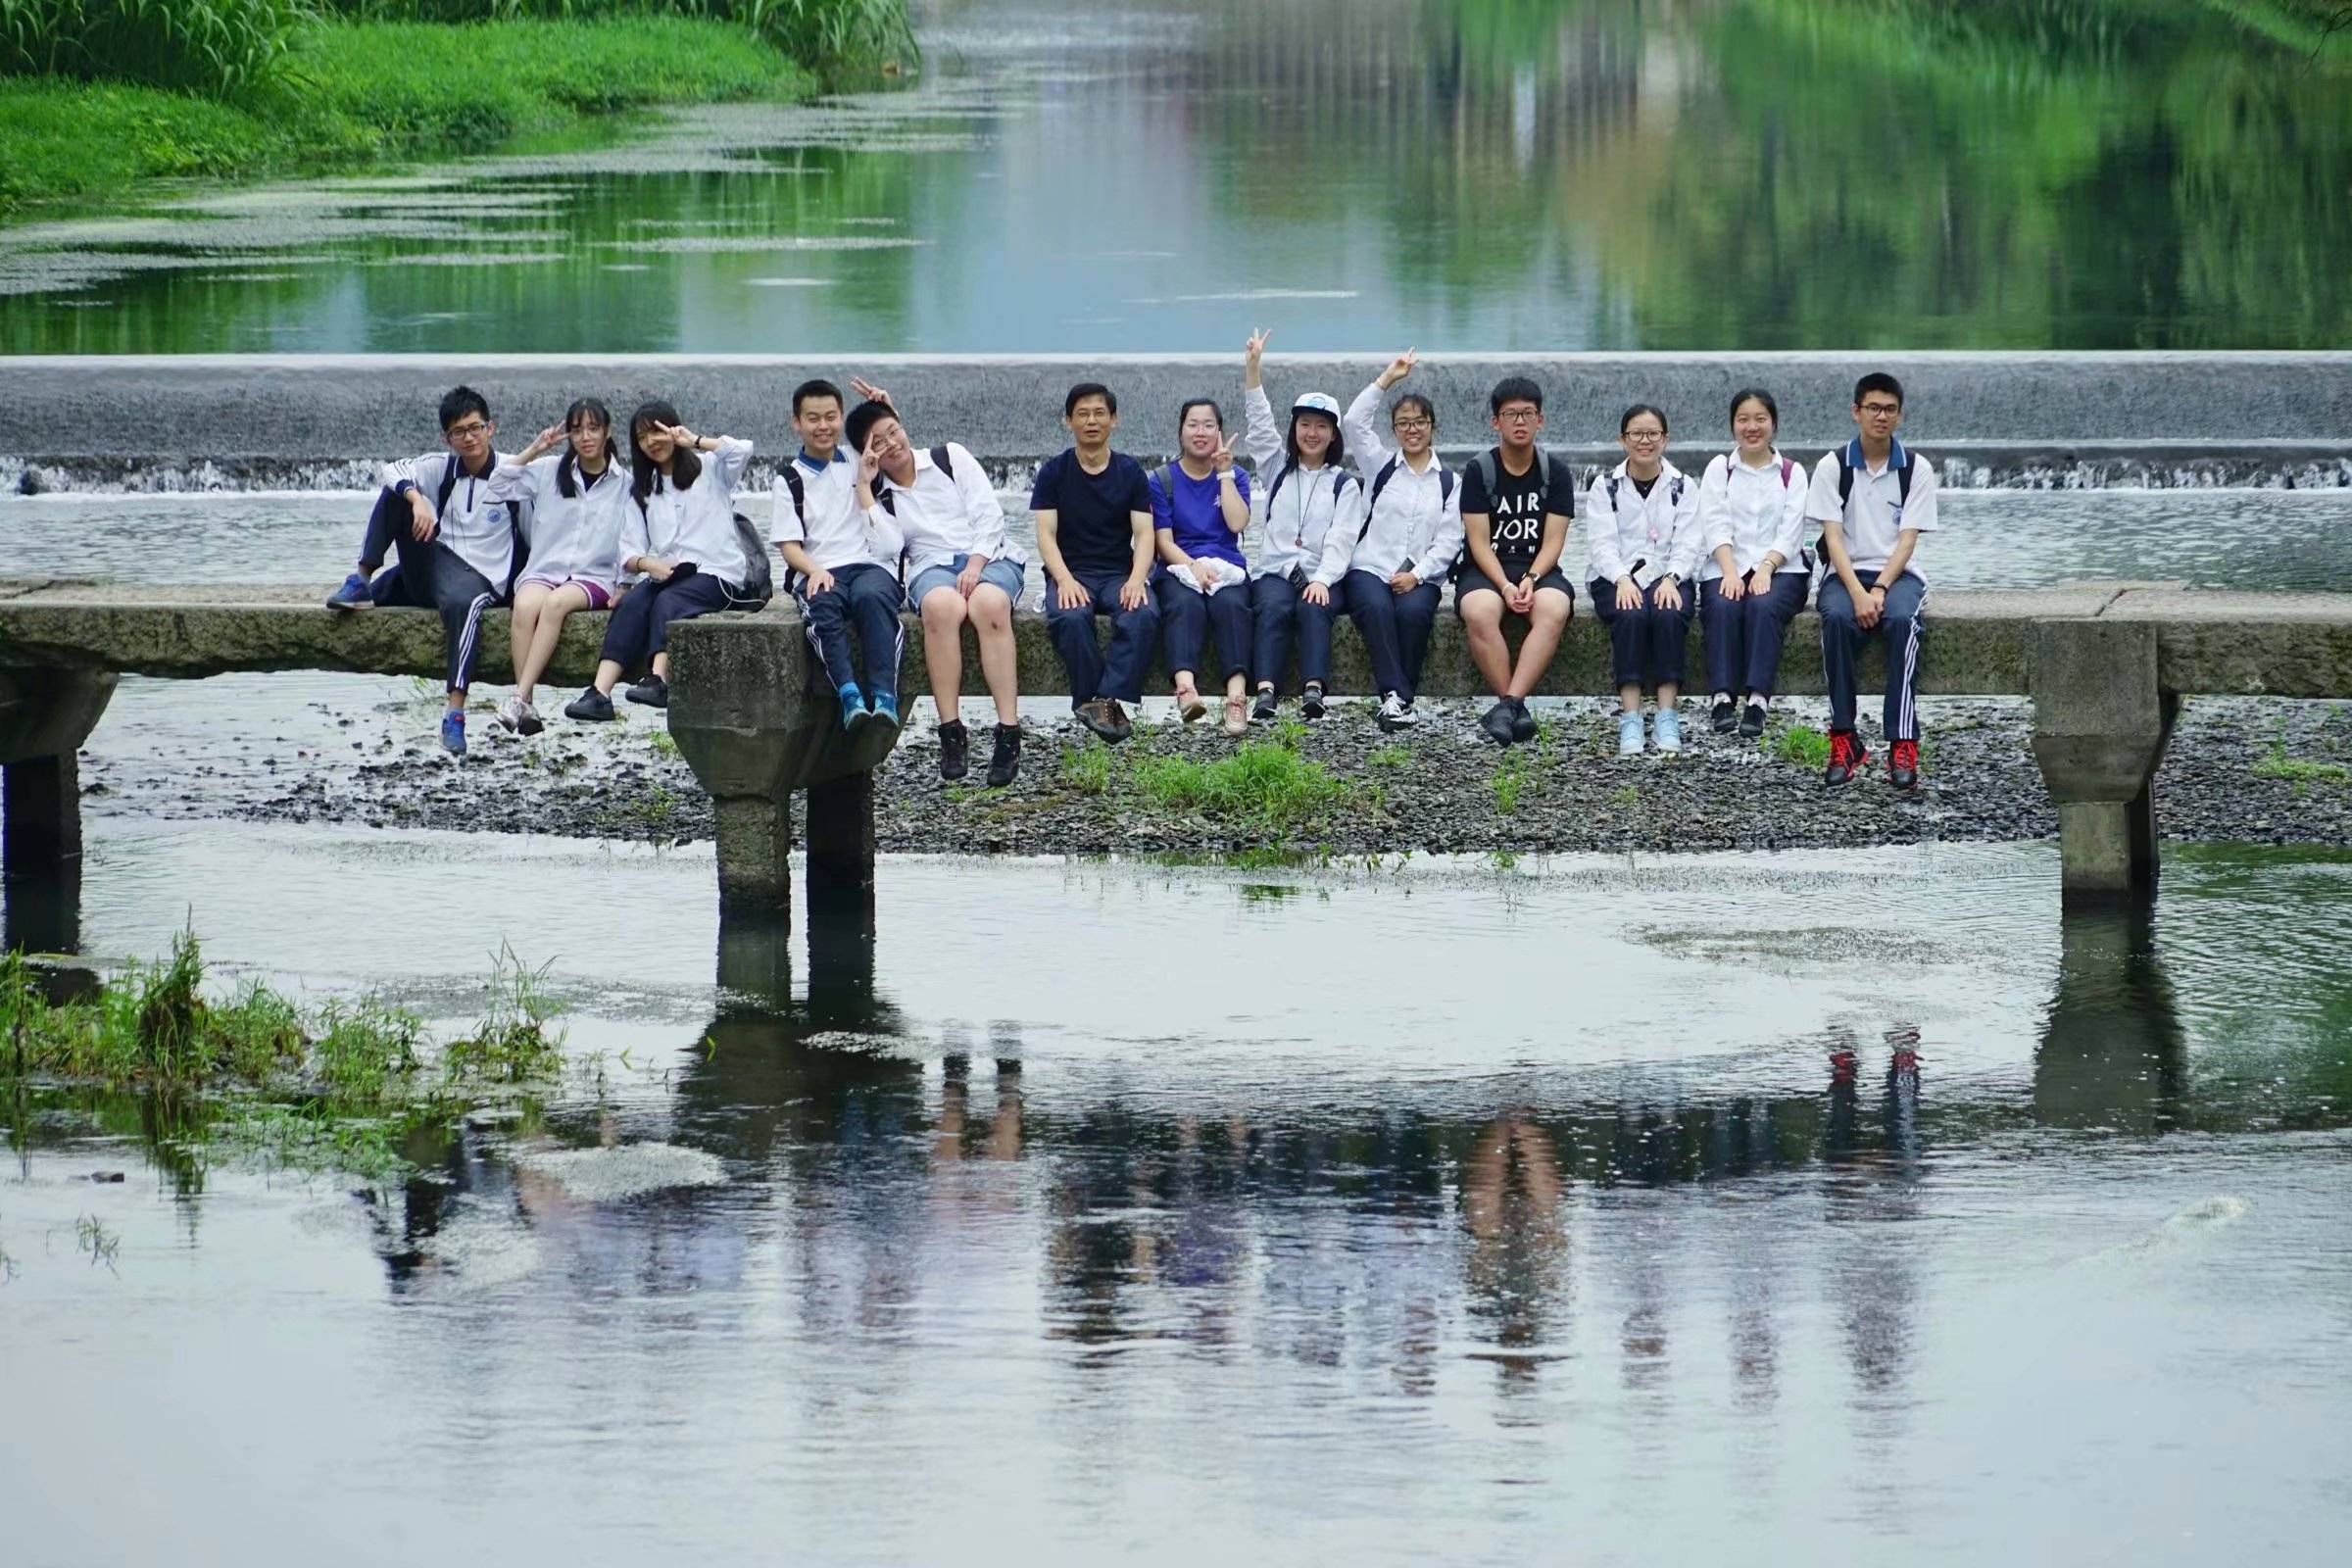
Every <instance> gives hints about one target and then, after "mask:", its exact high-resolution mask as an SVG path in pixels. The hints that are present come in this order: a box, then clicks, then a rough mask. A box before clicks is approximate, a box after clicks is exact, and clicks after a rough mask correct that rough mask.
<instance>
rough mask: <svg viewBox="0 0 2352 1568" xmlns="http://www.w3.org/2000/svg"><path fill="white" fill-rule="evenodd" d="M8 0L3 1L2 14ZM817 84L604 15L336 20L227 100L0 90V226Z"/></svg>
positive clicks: (760, 49)
mask: <svg viewBox="0 0 2352 1568" xmlns="http://www.w3.org/2000/svg"><path fill="white" fill-rule="evenodd" d="M6 3H7V0H0V5H5V4H6ZM815 86H816V78H815V77H814V75H812V74H811V73H809V71H808V70H807V69H806V68H805V67H802V66H800V65H797V64H795V63H794V62H793V61H791V60H789V59H787V58H786V57H785V56H784V55H783V54H782V53H781V52H780V51H779V50H777V49H776V48H775V47H774V46H773V45H771V44H768V43H765V42H762V41H761V40H760V38H758V37H756V36H754V35H753V34H752V33H751V32H749V31H747V30H746V29H744V28H742V27H739V26H733V25H726V24H722V23H716V22H693V21H667V20H663V21H656V20H653V19H650V18H642V17H615V18H612V19H609V20H599V21H578V22H539V21H515V22H498V23H487V24H482V25H472V26H462V27H461V26H449V25H436V24H428V23H372V22H371V23H332V24H328V25H321V26H319V27H317V28H315V29H313V30H312V32H311V33H310V34H309V35H308V36H307V37H306V39H305V40H304V43H303V46H302V48H301V49H300V51H299V52H298V53H297V54H296V55H295V56H294V58H293V62H292V64H291V65H290V66H289V67H288V69H287V71H286V73H284V79H283V80H280V81H275V82H272V83H270V84H267V85H264V86H261V87H257V88H256V89H254V90H253V91H252V92H250V93H248V94H246V95H244V96H241V97H240V98H238V99H237V100H236V101H234V102H222V101H217V100H214V99H211V98H205V97H199V96H196V95H194V94H191V93H186V92H174V91H169V90H166V89H163V88H159V87H148V86H139V85H132V84H127V83H114V82H105V83H100V82H87V81H75V80H65V79H60V78H57V77H49V76H0V145H5V146H6V147H7V148H8V149H9V153H8V157H7V158H6V159H5V160H0V218H18V219H21V218H23V217H25V215H26V211H27V209H29V208H31V207H33V206H34V205H35V204H43V203H50V202H60V203H70V202H75V201H86V200H87V199H89V198H90V197H93V196H106V197H116V196H119V195H121V194H122V193H123V191H124V190H125V189H127V188H128V187H131V186H133V185H136V184H137V183H139V182H141V181H144V180H148V179H156V178H184V177H191V176H194V177H213V178H239V179H250V178H256V177H262V176H267V175H271V174H291V173H308V172H331V171H337V170H353V169H360V168H365V167H368V166H369V165H372V164H378V163H383V162H387V161H396V160H400V159H404V158H415V157H422V156H426V155H432V154H464V153H474V152H487V151H489V150H491V149H493V148H494V147H496V146H497V145H498V144H499V143H501V142H504V141H507V140H509V139H511V138H513V137H515V136H519V135H524V134H530V133H537V132H546V131H552V130H560V129H562V128H564V126H566V125H570V124H574V123H579V122H581V121H582V120H585V119H587V118H589V117H592V116H602V115H611V114H615V113H620V112H624V111H628V110H632V109H639V108H645V107H651V106H653V105H656V104H682V103H718V102H727V101H734V100H743V99H754V98H794V97H805V96H807V95H808V94H809V93H810V92H813V91H814V90H815Z"/></svg>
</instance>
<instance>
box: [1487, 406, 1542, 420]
mask: <svg viewBox="0 0 2352 1568" xmlns="http://www.w3.org/2000/svg"><path fill="white" fill-rule="evenodd" d="M1495 417H1496V418H1497V419H1500V420H1501V421H1502V422H1503V423H1505V424H1526V423H1528V422H1530V421H1531V420H1535V419H1541V418H1542V417H1544V411H1543V410H1542V409H1504V410H1502V411H1501V412H1499V413H1497V414H1496V415H1495Z"/></svg>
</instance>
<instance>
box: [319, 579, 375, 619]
mask: <svg viewBox="0 0 2352 1568" xmlns="http://www.w3.org/2000/svg"><path fill="white" fill-rule="evenodd" d="M326 608H327V609H329V610H373V609H374V608H375V596H374V595H373V594H371V593H369V592H368V574H367V573H366V572H364V571H355V572H353V573H352V574H351V575H350V576H348V577H346V578H344V579H343V586H342V587H340V588H338V589H336V590H335V591H334V592H333V593H331V594H328V595H327V596H326Z"/></svg>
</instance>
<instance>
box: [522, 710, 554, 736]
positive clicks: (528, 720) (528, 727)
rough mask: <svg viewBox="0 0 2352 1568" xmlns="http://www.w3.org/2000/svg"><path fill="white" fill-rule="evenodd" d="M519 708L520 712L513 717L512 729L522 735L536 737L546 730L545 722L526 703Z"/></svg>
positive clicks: (537, 712) (536, 711) (537, 711)
mask: <svg viewBox="0 0 2352 1568" xmlns="http://www.w3.org/2000/svg"><path fill="white" fill-rule="evenodd" d="M521 707H522V711H521V712H519V713H517V714H515V729H516V730H517V731H518V732H520V733H521V734H524V735H536V734H538V733H539V732H540V731H541V730H543V729H545V728H547V722H546V720H544V719H542V718H541V717H540V716H539V710H537V709H536V708H533V707H532V706H531V705H530V704H528V703H524V704H522V705H521Z"/></svg>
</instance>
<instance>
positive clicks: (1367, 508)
mask: <svg viewBox="0 0 2352 1568" xmlns="http://www.w3.org/2000/svg"><path fill="white" fill-rule="evenodd" d="M1403 461H1404V460H1403V459H1402V458H1391V459H1390V460H1389V461H1388V462H1386V463H1384V464H1382V465H1381V466H1380V471H1379V472H1378V473H1376V474H1374V475H1373V476H1372V490H1371V493H1370V494H1369V495H1367V496H1365V497H1364V515H1365V519H1366V521H1367V522H1368V521H1369V520H1370V518H1371V514H1372V509H1373V508H1374V507H1377V506H1379V505H1380V493H1381V492H1382V491H1383V490H1386V489H1387V488H1388V487H1389V481H1390V480H1391V479H1394V478H1396V477H1397V465H1398V464H1399V463H1402V462H1403Z"/></svg>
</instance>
